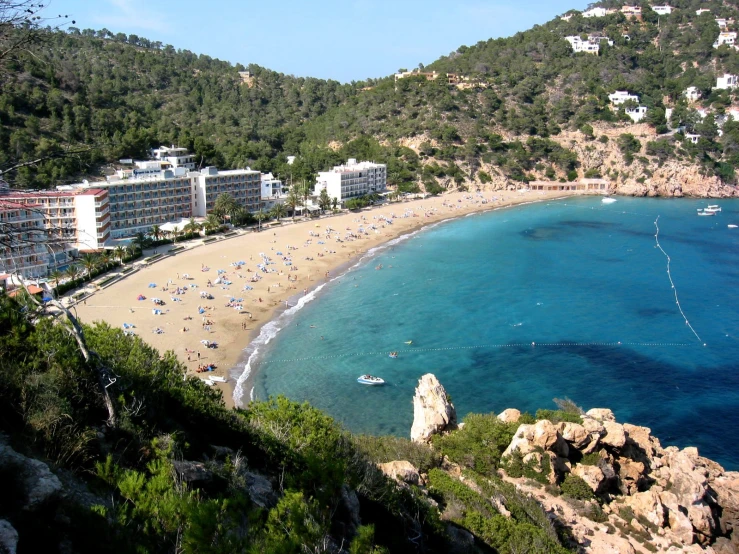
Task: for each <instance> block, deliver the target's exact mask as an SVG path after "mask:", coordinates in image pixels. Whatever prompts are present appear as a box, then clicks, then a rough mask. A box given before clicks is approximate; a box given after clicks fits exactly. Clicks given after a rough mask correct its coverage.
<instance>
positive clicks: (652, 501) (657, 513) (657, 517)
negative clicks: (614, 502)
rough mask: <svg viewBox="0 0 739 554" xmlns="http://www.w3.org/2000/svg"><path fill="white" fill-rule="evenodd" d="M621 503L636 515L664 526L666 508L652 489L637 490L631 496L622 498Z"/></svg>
mask: <svg viewBox="0 0 739 554" xmlns="http://www.w3.org/2000/svg"><path fill="white" fill-rule="evenodd" d="M621 504H623V505H624V506H628V507H629V508H631V509H632V510H633V511H634V514H636V515H637V516H643V517H645V518H646V519H647V521H649V522H650V523H652V524H654V525H656V526H657V527H664V526H665V523H666V513H665V512H666V510H665V507H664V505H663V504H662V502H661V501H660V497H659V495H658V494H657V493H655V492H653V491H644V492H638V493H636V494H634V495H632V496H629V497H626V498H623V500H622V501H621Z"/></svg>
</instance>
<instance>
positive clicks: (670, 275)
mask: <svg viewBox="0 0 739 554" xmlns="http://www.w3.org/2000/svg"><path fill="white" fill-rule="evenodd" d="M654 226H655V227H656V228H657V232H656V233H655V235H654V241H655V242H656V243H657V248H659V249H660V252H662V254H664V256H665V258H667V278H668V279H669V280H670V285H671V286H672V292H673V293H674V294H675V304H677V309H678V310H680V315H682V316H683V319H684V320H685V325H687V326H688V328H689V329H690V330H691V331H693V334H694V335H695V338H697V339H698V340H699V341H701V342H703V341H702V340H701V338H700V336H698V333H696V331H695V329H693V326H692V325H691V324H690V322H689V321H688V318H687V317H686V315H685V312H684V311H683V308H682V306H681V305H680V300H679V299H678V297H677V288H676V287H675V282H674V281H673V280H672V273H670V261H671V260H670V257H669V256H668V255H667V252H665V250H664V248H662V245H661V244H660V243H659V216H657V219H655V220H654ZM705 345H706V343H703V346H705Z"/></svg>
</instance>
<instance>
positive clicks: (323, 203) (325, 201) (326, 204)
mask: <svg viewBox="0 0 739 554" xmlns="http://www.w3.org/2000/svg"><path fill="white" fill-rule="evenodd" d="M318 206H319V207H320V208H321V211H322V212H325V211H326V210H328V209H329V208H330V207H331V198H330V197H329V195H328V191H327V190H326V189H321V194H320V195H319V197H318Z"/></svg>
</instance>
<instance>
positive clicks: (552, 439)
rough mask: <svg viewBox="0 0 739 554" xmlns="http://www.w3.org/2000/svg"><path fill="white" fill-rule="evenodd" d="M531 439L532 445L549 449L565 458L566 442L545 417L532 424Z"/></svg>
mask: <svg viewBox="0 0 739 554" xmlns="http://www.w3.org/2000/svg"><path fill="white" fill-rule="evenodd" d="M533 441H534V446H538V447H540V448H543V449H544V450H549V451H551V452H554V453H556V454H558V455H560V456H563V457H565V458H566V457H567V455H568V454H569V447H568V446H567V443H566V442H565V441H564V439H563V438H562V436H561V435H560V434H559V432H558V431H557V428H556V427H555V426H554V424H552V422H551V421H549V420H547V419H542V420H541V421H537V422H536V424H535V425H534V438H533Z"/></svg>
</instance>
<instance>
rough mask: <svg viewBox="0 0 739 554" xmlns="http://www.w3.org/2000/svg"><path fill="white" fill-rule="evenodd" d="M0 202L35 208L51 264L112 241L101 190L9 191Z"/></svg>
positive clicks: (104, 198) (105, 194) (67, 259)
mask: <svg viewBox="0 0 739 554" xmlns="http://www.w3.org/2000/svg"><path fill="white" fill-rule="evenodd" d="M0 200H5V201H8V202H16V203H18V204H22V205H28V206H34V211H36V212H38V213H40V214H41V217H42V221H43V227H44V229H45V231H46V236H47V239H48V241H47V254H48V255H49V263H50V264H58V263H66V262H67V261H69V259H70V258H71V257H72V256H73V255H75V254H77V253H78V252H80V251H91V250H99V249H101V248H102V247H103V246H104V245H105V243H106V242H107V241H108V239H109V238H110V206H109V202H108V192H107V191H106V190H105V189H102V188H90V189H73V188H71V187H59V189H58V190H42V191H13V192H10V191H8V192H7V193H6V194H4V195H2V196H0Z"/></svg>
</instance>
